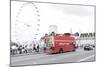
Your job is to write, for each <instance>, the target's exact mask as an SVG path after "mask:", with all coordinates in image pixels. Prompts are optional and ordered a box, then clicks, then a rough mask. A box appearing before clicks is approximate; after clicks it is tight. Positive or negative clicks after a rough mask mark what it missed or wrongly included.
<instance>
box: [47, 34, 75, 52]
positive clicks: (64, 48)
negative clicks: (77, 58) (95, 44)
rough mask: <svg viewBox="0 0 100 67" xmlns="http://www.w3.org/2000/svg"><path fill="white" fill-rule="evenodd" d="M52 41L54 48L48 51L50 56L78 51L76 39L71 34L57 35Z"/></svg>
mask: <svg viewBox="0 0 100 67" xmlns="http://www.w3.org/2000/svg"><path fill="white" fill-rule="evenodd" d="M50 40H51V41H50V42H51V44H52V46H51V48H50V49H49V50H48V51H47V53H48V54H54V53H63V52H69V51H75V49H76V47H75V44H76V41H75V37H74V36H73V35H71V34H56V35H54V36H51V38H50Z"/></svg>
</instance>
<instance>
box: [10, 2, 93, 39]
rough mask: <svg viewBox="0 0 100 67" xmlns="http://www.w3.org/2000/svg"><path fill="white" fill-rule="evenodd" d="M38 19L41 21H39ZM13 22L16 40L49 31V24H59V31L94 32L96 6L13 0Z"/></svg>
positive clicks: (13, 35) (12, 33) (31, 37)
mask: <svg viewBox="0 0 100 67" xmlns="http://www.w3.org/2000/svg"><path fill="white" fill-rule="evenodd" d="M23 4H24V6H22V5H23ZM35 7H38V8H37V9H36V8H35ZM37 11H38V12H37ZM37 15H40V16H37ZM38 19H40V21H37V20H38ZM11 23H12V25H11V29H12V32H11V35H12V40H14V41H15V40H16V38H17V39H18V40H20V41H25V40H27V41H29V40H30V41H31V40H32V39H33V37H34V34H35V33H39V35H42V34H44V33H48V32H49V31H48V30H49V25H57V28H58V29H57V33H65V32H70V30H71V29H72V33H75V32H94V7H93V6H79V5H64V4H49V3H34V4H33V5H32V4H31V3H26V2H18V1H17V2H16V1H12V2H11ZM37 24H40V25H39V26H37ZM37 28H39V31H37V30H36V29H37Z"/></svg>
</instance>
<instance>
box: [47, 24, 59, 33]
mask: <svg viewBox="0 0 100 67" xmlns="http://www.w3.org/2000/svg"><path fill="white" fill-rule="evenodd" d="M52 32H54V33H57V25H50V26H49V34H50V33H52Z"/></svg>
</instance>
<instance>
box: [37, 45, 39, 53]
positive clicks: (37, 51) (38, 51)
mask: <svg viewBox="0 0 100 67" xmlns="http://www.w3.org/2000/svg"><path fill="white" fill-rule="evenodd" d="M37 53H39V45H38V46H37Z"/></svg>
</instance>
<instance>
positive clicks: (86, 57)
mask: <svg viewBox="0 0 100 67" xmlns="http://www.w3.org/2000/svg"><path fill="white" fill-rule="evenodd" d="M94 56H95V55H92V56H88V57H86V58H83V59H81V60H79V61H78V62H81V61H85V60H88V59H90V58H92V57H94Z"/></svg>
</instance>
